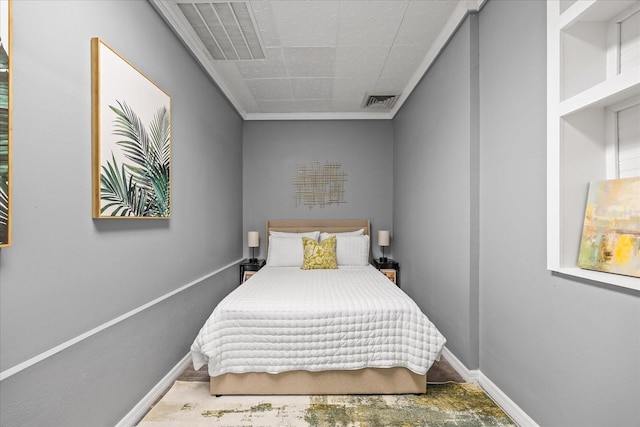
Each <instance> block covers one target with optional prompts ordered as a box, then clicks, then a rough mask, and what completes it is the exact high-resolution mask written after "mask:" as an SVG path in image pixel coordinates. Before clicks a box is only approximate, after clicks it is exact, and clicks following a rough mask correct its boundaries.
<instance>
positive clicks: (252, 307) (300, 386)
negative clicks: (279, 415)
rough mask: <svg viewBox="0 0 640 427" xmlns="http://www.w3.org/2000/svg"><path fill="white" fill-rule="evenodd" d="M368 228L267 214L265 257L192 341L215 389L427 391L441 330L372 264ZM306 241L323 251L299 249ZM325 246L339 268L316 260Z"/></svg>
mask: <svg viewBox="0 0 640 427" xmlns="http://www.w3.org/2000/svg"><path fill="white" fill-rule="evenodd" d="M301 233H304V234H301ZM369 234H370V223H369V221H368V220H322V221H290V220H278V221H268V222H267V233H266V236H269V239H268V240H269V247H268V254H267V264H266V266H265V267H263V268H262V269H261V270H260V271H258V272H257V273H256V274H254V275H253V276H252V277H251V279H250V280H247V281H246V282H245V283H244V284H242V285H241V286H239V287H238V288H236V289H235V290H234V291H233V292H231V293H230V294H229V295H228V296H227V297H225V298H224V299H223V300H222V301H221V302H220V303H219V304H218V306H217V307H216V308H215V309H214V311H213V313H212V314H211V316H210V317H209V319H208V320H207V321H206V323H205V325H204V326H203V327H202V329H201V330H200V332H199V333H198V336H197V337H196V339H195V340H194V342H193V345H192V346H191V354H192V359H193V364H194V368H195V369H199V368H200V367H202V366H204V365H205V364H206V365H207V366H208V371H209V375H210V391H211V394H214V395H228V394H398V393H424V392H425V391H426V372H427V370H428V369H429V367H430V366H431V365H432V364H433V362H435V360H437V359H438V358H439V356H440V353H441V351H442V348H443V346H444V344H445V342H446V340H445V338H444V337H443V336H442V334H440V332H439V331H438V330H437V328H436V327H435V326H434V325H433V324H432V323H431V322H430V321H429V319H428V318H427V317H426V316H425V315H424V314H423V313H422V312H421V311H420V309H419V308H418V306H417V305H416V304H415V302H414V301H413V300H411V299H410V298H409V297H408V296H407V295H406V294H405V293H404V292H403V291H402V290H401V289H399V288H398V287H397V286H395V285H394V284H393V283H392V282H391V281H390V280H389V279H387V277H386V276H384V275H383V274H382V273H380V272H379V271H378V270H376V269H375V268H374V267H373V266H371V265H370V264H369V261H370V257H371V255H370V253H371V252H370V240H369ZM323 242H324V243H323ZM300 248H303V249H300ZM309 248H311V249H309ZM326 248H329V249H327V251H328V252H322V251H323V250H325V249H326ZM300 250H302V254H301V253H300ZM332 250H333V251H335V257H334V258H332V256H331V251H332ZM305 251H306V252H305ZM312 251H315V252H313V253H314V255H318V254H320V256H318V257H316V259H311V258H312V257H311V256H305V255H304V254H305V253H307V255H308V254H310V253H311V252H312ZM325 255H327V258H328V259H329V262H335V263H336V264H337V266H334V267H337V268H317V265H313V262H320V263H324V262H325V261H327V260H326V259H325ZM301 257H302V259H300V258H301ZM309 263H312V265H311V267H310V268H309ZM301 266H302V267H303V268H309V269H303V268H301Z"/></svg>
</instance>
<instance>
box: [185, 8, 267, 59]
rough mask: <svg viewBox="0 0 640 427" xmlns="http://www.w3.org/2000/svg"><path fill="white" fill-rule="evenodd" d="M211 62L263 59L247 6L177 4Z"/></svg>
mask: <svg viewBox="0 0 640 427" xmlns="http://www.w3.org/2000/svg"><path fill="white" fill-rule="evenodd" d="M178 7H179V8H180V10H181V11H182V13H183V14H184V16H185V18H187V21H189V24H191V27H193V30H194V31H195V32H196V34H197V35H198V37H199V38H200V40H202V42H203V43H204V45H205V46H206V48H207V49H208V50H209V53H211V56H212V57H213V59H217V60H238V59H264V58H265V53H264V47H263V45H262V41H261V40H260V36H259V32H258V30H257V29H256V25H255V21H254V19H253V16H252V14H251V9H250V7H249V6H248V3H246V2H208V3H201V2H198V3H195V2H186V3H182V2H180V3H178Z"/></svg>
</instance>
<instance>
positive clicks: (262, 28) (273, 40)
mask: <svg viewBox="0 0 640 427" xmlns="http://www.w3.org/2000/svg"><path fill="white" fill-rule="evenodd" d="M251 7H252V9H253V17H254V18H255V21H256V26H257V27H258V30H259V32H258V34H259V35H260V38H261V39H262V43H263V44H264V46H265V47H270V46H280V45H281V43H280V36H279V35H278V29H277V27H276V18H275V16H274V15H273V8H272V7H271V2H269V1H263V0H251Z"/></svg>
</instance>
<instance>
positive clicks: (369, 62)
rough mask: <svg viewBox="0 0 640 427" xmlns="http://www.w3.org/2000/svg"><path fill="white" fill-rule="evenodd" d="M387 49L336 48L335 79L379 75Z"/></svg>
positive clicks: (385, 58)
mask: <svg viewBox="0 0 640 427" xmlns="http://www.w3.org/2000/svg"><path fill="white" fill-rule="evenodd" d="M388 53H389V47H386V46H350V47H338V48H336V65H335V75H336V77H373V76H378V75H380V72H381V71H382V67H383V66H384V64H385V61H386V60H387V54H388Z"/></svg>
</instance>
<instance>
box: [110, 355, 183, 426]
mask: <svg viewBox="0 0 640 427" xmlns="http://www.w3.org/2000/svg"><path fill="white" fill-rule="evenodd" d="M189 363H191V353H188V354H187V355H186V356H185V357H183V358H182V359H181V360H180V361H179V362H178V363H177V364H176V366H174V367H173V368H172V369H171V370H170V371H169V373H168V374H167V375H165V376H164V378H162V379H161V380H160V382H158V384H156V385H155V387H153V388H152V389H151V391H150V392H149V393H147V395H146V396H145V397H143V398H142V400H141V401H140V402H138V404H137V405H136V406H134V407H133V409H132V410H131V411H129V413H128V414H127V415H125V417H124V418H123V419H121V420H120V422H119V423H118V424H116V427H132V426H135V425H136V424H137V423H138V422H139V421H140V419H141V418H142V417H143V416H144V414H145V413H146V412H147V411H148V410H149V408H150V407H151V405H153V403H154V402H155V401H156V400H157V399H158V398H159V397H160V396H162V393H164V392H165V391H166V390H167V389H168V388H169V387H171V385H172V384H173V382H174V381H175V380H176V378H178V377H179V376H180V374H181V373H182V372H184V370H185V369H187V366H189Z"/></svg>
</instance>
